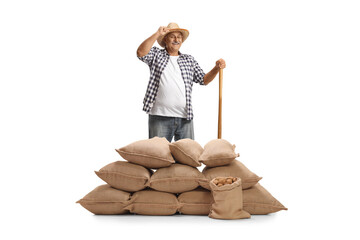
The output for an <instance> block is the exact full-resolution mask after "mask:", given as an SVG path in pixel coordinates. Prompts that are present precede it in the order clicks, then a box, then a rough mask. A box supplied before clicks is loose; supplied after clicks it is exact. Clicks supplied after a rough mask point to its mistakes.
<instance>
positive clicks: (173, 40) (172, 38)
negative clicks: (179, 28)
mask: <svg viewBox="0 0 360 240" xmlns="http://www.w3.org/2000/svg"><path fill="white" fill-rule="evenodd" d="M182 39H183V38H182V34H181V32H172V33H169V34H167V35H166V36H165V39H164V42H165V45H166V48H167V49H168V50H171V51H179V49H180V47H181V44H182Z"/></svg>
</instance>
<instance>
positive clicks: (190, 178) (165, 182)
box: [150, 163, 206, 193]
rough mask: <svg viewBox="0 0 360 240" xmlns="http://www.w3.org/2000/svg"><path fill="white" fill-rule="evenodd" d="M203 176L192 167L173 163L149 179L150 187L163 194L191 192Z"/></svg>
mask: <svg viewBox="0 0 360 240" xmlns="http://www.w3.org/2000/svg"><path fill="white" fill-rule="evenodd" d="M204 179H205V178H204V176H203V174H202V173H201V172H200V171H199V170H198V169H197V168H194V167H190V166H187V165H184V164H179V163H175V164H172V165H171V166H170V167H166V168H160V169H158V170H157V171H156V172H155V173H154V174H153V175H152V176H151V178H150V187H151V188H153V189H155V190H158V191H163V192H169V193H182V192H187V191H191V190H193V189H195V188H197V187H198V186H199V181H200V180H203V181H206V180H204Z"/></svg>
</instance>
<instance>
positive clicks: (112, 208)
mask: <svg viewBox="0 0 360 240" xmlns="http://www.w3.org/2000/svg"><path fill="white" fill-rule="evenodd" d="M76 203H80V205H81V206H83V207H84V208H85V209H87V210H88V211H90V212H92V213H93V214H125V213H128V212H129V211H128V210H126V209H125V207H126V206H127V205H128V204H130V203H131V201H130V193H127V192H124V191H121V190H118V189H115V188H112V187H110V186H109V185H108V184H105V185H101V186H98V187H97V188H95V189H94V190H92V191H91V192H89V193H88V194H87V195H85V196H84V197H83V198H82V199H80V200H79V201H77V202H76Z"/></svg>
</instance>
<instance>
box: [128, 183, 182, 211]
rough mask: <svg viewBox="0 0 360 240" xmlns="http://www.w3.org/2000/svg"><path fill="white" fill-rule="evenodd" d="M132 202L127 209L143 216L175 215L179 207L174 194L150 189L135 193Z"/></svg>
mask: <svg viewBox="0 0 360 240" xmlns="http://www.w3.org/2000/svg"><path fill="white" fill-rule="evenodd" d="M131 201H132V203H131V204H129V205H128V206H126V207H125V209H126V210H129V211H130V212H131V213H136V214H141V215H173V214H175V213H176V211H177V209H178V206H179V204H178V201H177V198H176V196H175V195H174V194H172V193H166V192H158V191H154V190H150V189H147V190H142V191H139V192H136V193H133V195H132V197H131Z"/></svg>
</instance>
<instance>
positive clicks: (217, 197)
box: [209, 178, 251, 219]
mask: <svg viewBox="0 0 360 240" xmlns="http://www.w3.org/2000/svg"><path fill="white" fill-rule="evenodd" d="M216 179H217V178H214V179H213V180H211V181H210V188H211V193H212V196H213V199H214V202H213V203H212V205H211V208H210V214H209V217H211V218H216V219H242V218H250V217H251V216H250V214H249V213H248V212H246V211H244V210H243V194H242V187H241V179H240V178H238V179H237V180H236V181H235V182H234V183H232V184H227V185H223V186H221V187H218V186H216V184H215V183H214V181H215V180H216Z"/></svg>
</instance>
